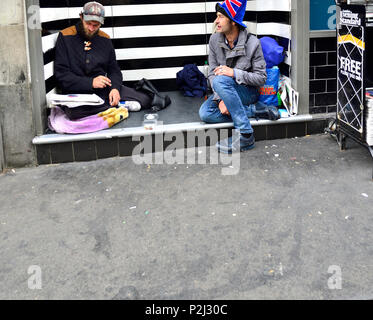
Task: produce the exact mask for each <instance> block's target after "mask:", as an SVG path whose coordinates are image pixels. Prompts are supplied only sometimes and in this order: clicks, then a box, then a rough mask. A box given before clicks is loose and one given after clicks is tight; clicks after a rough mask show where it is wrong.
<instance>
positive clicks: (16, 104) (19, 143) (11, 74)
mask: <svg viewBox="0 0 373 320" xmlns="http://www.w3.org/2000/svg"><path fill="white" fill-rule="evenodd" d="M1 7H2V9H1V11H0V124H1V125H0V127H2V140H3V142H2V145H3V146H2V147H3V154H4V166H5V167H23V166H27V165H34V164H36V157H35V150H34V147H33V145H32V139H33V137H34V136H35V130H34V121H33V114H32V97H31V80H30V75H29V73H30V72H29V63H28V45H27V27H26V25H25V20H26V18H25V5H24V1H22V0H2V1H1ZM0 148H1V146H0ZM0 154H1V152H0Z"/></svg>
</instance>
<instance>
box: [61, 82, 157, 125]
mask: <svg viewBox="0 0 373 320" xmlns="http://www.w3.org/2000/svg"><path fill="white" fill-rule="evenodd" d="M101 98H102V99H104V100H105V103H104V104H101V105H98V106H80V107H76V108H67V107H64V106H62V109H63V110H64V112H65V114H66V115H67V117H68V118H69V119H70V120H76V119H80V118H84V117H88V116H92V115H94V114H97V113H100V112H103V111H105V110H107V109H109V108H112V106H111V105H110V103H109V97H101ZM120 100H124V101H137V102H139V103H140V104H141V109H149V108H150V107H151V102H152V100H151V98H150V97H149V96H148V95H147V94H145V93H143V92H140V91H136V90H135V89H133V88H130V87H126V86H123V85H122V87H121V89H120Z"/></svg>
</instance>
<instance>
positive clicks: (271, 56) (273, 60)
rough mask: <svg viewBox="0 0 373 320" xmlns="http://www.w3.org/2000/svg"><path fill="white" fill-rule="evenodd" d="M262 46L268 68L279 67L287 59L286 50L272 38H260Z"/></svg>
mask: <svg viewBox="0 0 373 320" xmlns="http://www.w3.org/2000/svg"><path fill="white" fill-rule="evenodd" d="M260 43H261V45H262V50H263V55H264V60H265V61H266V64H267V68H268V69H271V68H272V67H274V66H278V65H279V64H280V63H281V62H283V61H284V59H285V50H284V48H283V47H281V46H280V45H279V44H278V43H277V41H276V40H275V39H273V38H271V37H262V38H260Z"/></svg>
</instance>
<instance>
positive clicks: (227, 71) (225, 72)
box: [214, 66, 234, 78]
mask: <svg viewBox="0 0 373 320" xmlns="http://www.w3.org/2000/svg"><path fill="white" fill-rule="evenodd" d="M214 73H215V75H216V76H228V77H231V78H233V77H234V71H233V69H232V68H229V67H227V66H219V67H217V68H215V70H214Z"/></svg>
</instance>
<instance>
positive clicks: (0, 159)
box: [0, 121, 5, 173]
mask: <svg viewBox="0 0 373 320" xmlns="http://www.w3.org/2000/svg"><path fill="white" fill-rule="evenodd" d="M4 169H5V159H4V148H3V129H2V126H1V121H0V173H1V172H2V171H3V170H4Z"/></svg>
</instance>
